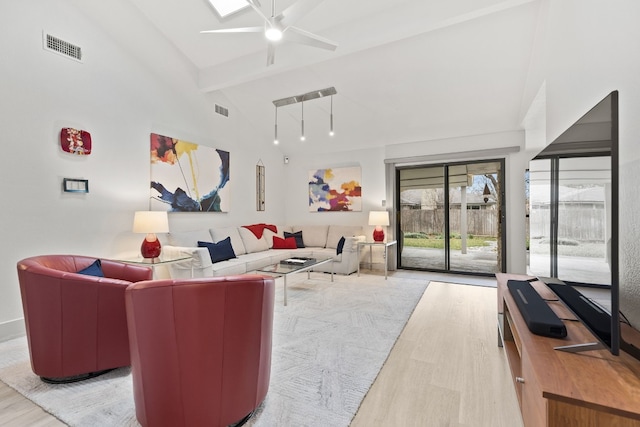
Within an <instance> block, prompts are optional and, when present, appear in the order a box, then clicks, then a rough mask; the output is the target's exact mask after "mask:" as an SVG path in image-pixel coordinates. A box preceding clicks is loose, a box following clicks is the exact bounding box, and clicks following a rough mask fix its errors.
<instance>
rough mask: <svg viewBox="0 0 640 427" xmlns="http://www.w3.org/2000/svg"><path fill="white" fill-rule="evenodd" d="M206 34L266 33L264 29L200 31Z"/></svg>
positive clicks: (244, 28) (246, 28)
mask: <svg viewBox="0 0 640 427" xmlns="http://www.w3.org/2000/svg"><path fill="white" fill-rule="evenodd" d="M205 33H264V27H242V28H225V29H222V30H205V31H200V34H205Z"/></svg>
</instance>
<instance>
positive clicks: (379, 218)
mask: <svg viewBox="0 0 640 427" xmlns="http://www.w3.org/2000/svg"><path fill="white" fill-rule="evenodd" d="M369 225H375V227H376V228H374V229H373V240H374V241H375V242H382V241H384V229H383V228H382V227H383V226H385V227H386V226H388V225H389V212H387V211H371V212H369Z"/></svg>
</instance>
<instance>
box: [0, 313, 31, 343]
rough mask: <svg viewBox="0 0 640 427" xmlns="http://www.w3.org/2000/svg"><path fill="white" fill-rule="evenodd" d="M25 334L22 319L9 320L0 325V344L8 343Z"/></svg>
mask: <svg viewBox="0 0 640 427" xmlns="http://www.w3.org/2000/svg"><path fill="white" fill-rule="evenodd" d="M26 334H27V330H26V329H25V326H24V319H23V318H20V319H15V320H9V321H8V322H2V323H0V342H3V341H9V340H11V339H13V338H18V337H21V336H24V335H26Z"/></svg>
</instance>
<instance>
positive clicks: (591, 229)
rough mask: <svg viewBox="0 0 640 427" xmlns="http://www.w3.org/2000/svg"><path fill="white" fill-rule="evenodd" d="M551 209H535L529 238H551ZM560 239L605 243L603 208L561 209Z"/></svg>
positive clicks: (532, 213) (573, 207)
mask: <svg viewBox="0 0 640 427" xmlns="http://www.w3.org/2000/svg"><path fill="white" fill-rule="evenodd" d="M549 215H550V213H549V209H533V210H532V211H531V214H530V215H529V233H530V234H529V236H531V238H532V239H535V238H540V237H549V233H550V232H549ZM558 215H559V218H558V237H559V238H566V239H573V240H578V241H582V242H604V240H605V236H606V219H605V215H604V210H603V209H602V208H594V207H592V206H591V207H582V206H570V207H565V208H562V207H561V208H560V212H559V214H558Z"/></svg>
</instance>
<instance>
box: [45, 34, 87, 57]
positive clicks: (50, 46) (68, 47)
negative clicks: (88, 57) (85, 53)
mask: <svg viewBox="0 0 640 427" xmlns="http://www.w3.org/2000/svg"><path fill="white" fill-rule="evenodd" d="M43 36H44V37H43V40H42V41H43V44H44V46H43V47H44V48H45V50H48V51H50V52H54V53H58V54H60V55H64V56H66V57H67V58H71V59H73V60H76V61H80V62H81V61H82V48H81V47H80V46H76V45H74V44H72V43H69V42H67V41H64V40H62V39H59V38H58V37H55V36H52V35H51V34H46V33H43Z"/></svg>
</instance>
